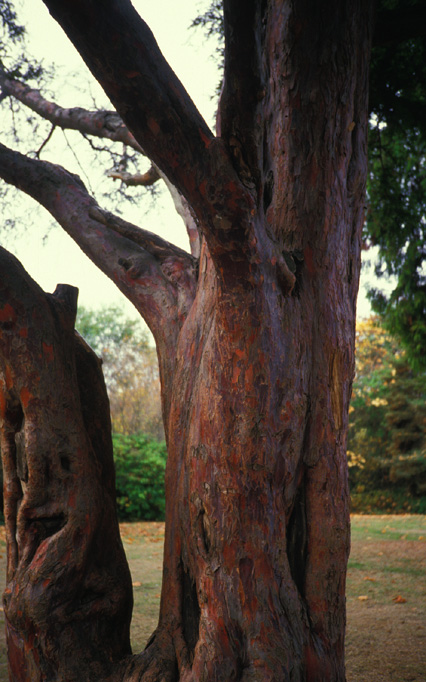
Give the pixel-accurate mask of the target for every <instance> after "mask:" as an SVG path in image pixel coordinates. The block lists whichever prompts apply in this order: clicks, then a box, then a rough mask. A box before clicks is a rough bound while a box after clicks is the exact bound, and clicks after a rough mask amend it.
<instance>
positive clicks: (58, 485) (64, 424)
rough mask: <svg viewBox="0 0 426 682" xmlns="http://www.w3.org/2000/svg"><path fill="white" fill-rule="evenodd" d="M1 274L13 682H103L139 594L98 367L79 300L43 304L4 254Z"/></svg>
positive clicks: (46, 298)
mask: <svg viewBox="0 0 426 682" xmlns="http://www.w3.org/2000/svg"><path fill="white" fill-rule="evenodd" d="M0 270H1V273H2V276H1V280H0V368H1V372H0V424H1V453H2V462H3V472H4V492H5V495H4V496H5V509H4V511H5V522H6V533H7V551H8V555H7V584H6V589H5V592H4V595H3V604H4V611H5V616H6V633H7V647H8V656H9V674H10V680H13V681H14V682H24V681H25V682H29V680H31V681H34V682H38V681H39V680H40V681H41V680H56V679H58V680H59V679H60V680H79V679H82V678H81V669H82V667H83V668H84V670H85V677H84V679H92V680H101V679H106V678H107V676H108V675H109V673H110V671H111V669H112V667H113V664H114V662H116V661H118V660H120V659H121V658H123V657H124V656H126V655H128V654H129V652H130V642H129V624H130V617H131V609H132V586H131V581H130V574H129V570H128V566H127V562H126V559H125V555H124V550H123V547H122V544H121V540H120V535H119V529H118V521H117V516H116V510H115V474H114V465H113V459H112V444H111V427H110V416H109V402H108V398H107V395H106V389H105V385H104V383H103V378H102V372H101V368H100V361H99V360H98V358H97V357H96V356H95V354H94V353H93V351H92V350H91V349H90V348H89V347H88V346H87V344H85V342H84V341H83V340H82V339H81V337H78V336H76V335H75V332H74V320H75V313H76V302H77V301H76V295H77V290H76V289H74V288H73V287H68V286H66V285H59V286H58V287H57V290H56V292H55V294H53V295H49V294H45V293H44V292H43V291H42V290H41V289H40V288H39V287H38V285H37V284H36V283H35V282H34V281H32V280H31V278H30V277H29V276H28V275H27V273H26V272H25V271H24V269H23V268H22V266H21V265H20V264H19V263H18V261H16V259H15V258H14V257H13V256H12V255H11V254H9V253H8V252H7V251H5V250H4V249H0Z"/></svg>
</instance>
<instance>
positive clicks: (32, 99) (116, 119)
mask: <svg viewBox="0 0 426 682" xmlns="http://www.w3.org/2000/svg"><path fill="white" fill-rule="evenodd" d="M0 87H1V90H2V93H3V95H10V96H12V97H15V98H16V99H17V100H19V101H20V102H22V104H24V105H25V106H26V107H28V108H29V109H31V110H32V111H34V112H35V113H36V114H38V115H39V116H41V117H42V118H45V119H46V120H47V121H50V122H51V123H53V125H55V126H58V127H59V128H66V129H70V130H77V131H79V132H80V133H84V134H86V135H93V136H94V137H101V138H106V139H108V140H112V141H113V142H122V143H123V144H125V145H127V146H129V147H132V149H135V150H136V151H138V152H141V153H142V154H143V153H144V152H143V150H142V149H141V146H140V145H139V144H138V143H137V142H136V140H135V138H134V137H133V135H132V133H131V132H130V131H129V130H128V129H127V128H126V126H125V125H124V123H123V121H122V120H121V118H120V116H119V115H118V114H117V113H116V112H115V111H87V110H86V109H81V108H80V107H71V108H69V109H66V108H64V107H60V106H59V105H58V104H56V103H55V102H49V101H48V100H47V99H45V98H44V97H43V95H42V94H41V92H40V91H39V90H34V89H32V88H30V87H29V86H28V85H25V84H24V83H20V82H19V81H17V80H14V79H11V78H8V77H7V76H6V75H5V74H3V73H0Z"/></svg>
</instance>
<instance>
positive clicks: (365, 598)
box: [358, 594, 368, 601]
mask: <svg viewBox="0 0 426 682" xmlns="http://www.w3.org/2000/svg"><path fill="white" fill-rule="evenodd" d="M358 599H359V601H367V599H368V597H367V595H366V594H362V595H361V596H360V597H358Z"/></svg>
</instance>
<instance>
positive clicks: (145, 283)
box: [0, 145, 196, 357]
mask: <svg viewBox="0 0 426 682" xmlns="http://www.w3.org/2000/svg"><path fill="white" fill-rule="evenodd" d="M0 177H2V178H3V179H4V180H5V181H6V182H8V183H10V184H13V185H15V186H16V187H18V188H19V189H21V190H22V191H24V192H26V193H27V194H29V195H30V196H32V197H33V198H34V199H36V201H38V202H39V203H40V204H41V205H43V206H44V207H45V208H46V209H47V210H48V211H49V212H50V213H51V214H52V215H53V217H54V218H55V219H56V220H57V221H58V223H59V224H60V225H61V226H62V227H63V228H64V229H65V231H66V232H67V233H68V234H69V235H70V236H71V237H72V238H73V239H74V240H75V241H76V242H77V244H78V245H79V246H80V248H81V249H82V250H83V251H84V253H85V254H86V255H87V256H88V257H89V258H90V259H91V260H92V261H93V262H94V263H95V265H97V266H98V267H99V268H100V269H101V270H102V271H103V272H104V273H105V274H106V275H107V276H108V277H109V278H110V279H112V280H113V281H114V282H115V283H116V285H117V286H118V288H119V289H120V290H121V291H122V292H123V293H124V295H125V296H126V297H127V298H128V299H129V300H131V301H132V303H133V304H134V305H135V307H136V308H137V309H138V310H139V311H140V313H141V315H142V316H143V317H144V318H145V320H146V322H147V324H148V325H149V326H150V328H151V330H152V332H153V334H154V336H155V338H156V341H157V344H158V346H159V349H160V350H161V349H164V348H167V349H168V352H169V356H170V357H172V356H173V352H172V351H173V350H174V348H173V343H174V339H175V336H176V334H177V332H178V329H179V328H180V325H181V324H182V322H183V320H184V319H185V317H186V315H187V313H188V310H189V307H190V305H191V304H192V300H193V297H194V295H195V283H196V276H195V269H196V263H195V260H194V259H193V258H192V256H190V255H189V254H187V253H185V252H184V251H182V250H181V249H178V248H177V247H174V246H172V245H171V244H169V243H168V242H166V241H165V240H162V239H161V238H160V237H158V236H156V235H154V234H152V233H150V232H147V231H144V230H141V229H140V228H138V227H136V226H135V225H131V224H130V223H126V222H125V221H123V220H121V219H119V218H116V217H115V216H112V214H108V213H106V212H104V211H102V209H100V208H99V206H98V205H97V203H96V201H95V200H94V199H93V198H92V197H91V196H90V195H89V194H88V193H87V191H86V189H85V187H84V185H83V183H82V182H81V180H80V178H78V177H77V176H75V175H71V174H70V173H68V172H67V171H66V170H64V169H63V168H61V167H60V166H56V165H54V164H51V163H48V162H46V161H39V160H36V159H29V158H27V157H25V156H23V155H22V154H19V153H18V152H15V151H12V150H10V149H8V148H7V147H5V146H3V145H0Z"/></svg>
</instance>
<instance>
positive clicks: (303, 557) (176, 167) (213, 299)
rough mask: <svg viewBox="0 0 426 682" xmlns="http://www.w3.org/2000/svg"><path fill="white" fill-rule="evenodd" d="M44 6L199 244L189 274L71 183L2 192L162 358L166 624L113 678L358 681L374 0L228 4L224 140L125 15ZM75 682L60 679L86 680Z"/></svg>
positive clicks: (45, 172)
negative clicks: (348, 600)
mask: <svg viewBox="0 0 426 682" xmlns="http://www.w3.org/2000/svg"><path fill="white" fill-rule="evenodd" d="M45 4H46V5H47V6H48V7H49V8H50V10H51V11H52V13H53V14H54V16H55V17H56V18H57V19H58V21H60V23H61V24H62V26H63V27H64V29H65V30H66V32H67V33H68V35H69V36H70V37H71V39H72V40H73V42H74V43H75V45H76V47H77V49H78V50H79V51H80V53H81V54H82V56H83V57H84V59H85V61H86V62H87V64H88V65H89V67H90V68H91V70H92V71H93V73H94V75H95V76H96V78H97V79H98V80H99V82H100V83H101V84H102V85H103V87H104V89H105V91H106V92H107V94H108V95H109V97H110V98H111V100H112V102H113V103H114V105H115V106H116V107H117V110H118V111H119V113H120V114H121V115H122V117H123V119H124V120H125V121H126V123H127V124H128V125H129V127H130V128H131V129H132V132H133V133H134V135H135V138H136V139H137V140H138V142H139V143H140V145H141V147H142V148H143V149H144V150H145V151H146V152H147V153H148V154H149V155H150V156H151V157H152V159H153V161H154V162H155V163H156V165H157V166H158V167H159V168H160V169H161V170H162V171H163V172H164V173H165V174H166V176H167V177H168V178H169V180H170V181H171V182H172V183H173V185H175V187H176V188H177V189H178V190H179V192H181V193H182V195H183V196H184V197H185V199H186V200H187V201H188V202H189V204H190V205H191V207H192V210H193V212H194V215H195V217H196V219H197V221H198V225H199V229H200V235H201V240H202V248H201V256H200V258H199V262H198V268H197V269H195V268H194V262H193V260H192V259H191V258H190V257H189V256H184V255H182V253H178V252H177V250H176V249H175V250H173V249H172V247H170V245H166V244H165V243H162V244H160V242H159V240H158V239H157V240H156V241H155V242H154V241H153V239H152V235H151V236H149V235H147V234H146V233H142V232H141V233H139V232H138V231H137V230H136V229H135V228H134V227H133V226H129V225H128V224H125V223H124V222H123V221H119V220H117V219H114V217H112V216H111V215H107V214H105V213H103V212H102V211H101V210H100V209H98V208H97V207H96V206H94V202H93V200H92V199H90V198H89V197H88V196H87V195H86V194H85V193H84V189H82V187H81V185H80V184H78V183H77V182H76V180H75V178H72V177H70V176H66V177H65V175H64V174H63V172H61V171H59V170H58V169H57V168H55V167H53V166H50V165H48V164H41V163H40V162H38V163H37V162H33V161H32V160H28V159H26V160H25V161H24V160H22V159H21V158H18V155H14V160H12V159H10V158H9V161H8V163H9V166H8V168H9V171H8V172H9V174H10V180H9V181H10V182H15V184H18V183H19V185H20V186H21V187H23V188H24V189H25V191H27V192H28V193H30V194H32V195H33V196H35V197H36V198H37V199H38V200H39V201H40V202H41V203H43V204H44V205H45V206H46V207H47V208H48V209H49V210H50V211H51V213H52V214H53V215H54V216H55V217H56V218H57V219H58V221H59V222H60V223H61V224H62V225H63V226H64V227H65V229H67V231H68V232H69V233H70V234H71V235H72V236H73V237H74V238H75V239H76V240H77V241H78V243H79V244H80V245H81V246H82V248H83V249H84V250H85V251H86V253H88V254H89V255H90V257H91V258H92V259H93V260H94V261H95V262H96V263H98V264H99V265H100V267H102V268H103V269H104V270H105V272H107V274H109V275H110V276H112V277H114V278H115V280H116V281H117V283H118V286H119V287H120V288H121V289H122V291H123V292H124V293H125V294H126V295H127V296H128V297H129V298H130V299H131V300H132V301H133V302H134V303H135V305H136V307H138V309H139V310H140V311H141V314H142V315H143V316H144V317H145V319H146V320H147V322H148V324H149V325H150V327H151V329H152V331H153V333H154V336H155V339H156V342H157V349H158V355H159V363H160V374H161V381H162V391H163V411H164V423H165V431H166V436H167V441H168V451H169V458H168V464H167V471H166V498H167V500H166V537H165V558H164V572H163V589H162V598H161V613H160V620H159V625H158V628H157V630H156V632H155V633H154V636H153V637H152V638H151V640H150V642H149V644H148V646H147V648H146V650H145V651H144V652H142V653H140V654H136V655H135V656H133V657H130V658H126V657H123V659H122V661H121V663H118V664H117V666H116V667H115V668H114V670H113V672H112V673H111V677H110V679H111V680H123V681H124V680H126V681H128V682H130V681H132V682H133V681H135V682H136V680H144V682H148V681H149V682H154V681H156V682H157V681H158V682H160V680H167V681H168V682H172V681H173V682H174V681H175V680H179V681H180V682H189V681H191V682H216V681H224V680H240V681H243V682H248V681H249V680H250V681H254V680H256V681H259V682H269V681H270V682H272V681H275V680H276V681H277V682H278V681H279V682H290V680H291V681H292V682H302V680H303V681H306V682H326V681H327V682H328V681H330V682H332V681H333V682H343V680H344V679H345V672H344V633H345V575H346V564H347V557H348V552H349V508H348V504H349V498H348V487H347V467H346V452H345V446H346V431H347V414H348V404H349V397H350V388H351V381H352V375H353V364H354V325H355V304H356V294H357V289H358V280H359V265H360V239H361V228H362V220H363V210H362V209H363V200H364V189H365V179H366V126H367V80H368V78H367V72H368V56H369V44H370V24H371V3H369V2H367V0H355V1H352V0H351V1H350V2H349V1H347V2H341V0H336V1H335V2H334V1H333V2H331V3H326V4H325V3H318V2H316V1H314V0H297V1H296V2H290V0H289V1H288V2H287V1H286V0H285V1H281V0H269V2H260V1H259V2H256V1H255V0H253V1H251V2H248V3H244V4H243V3H241V2H237V0H228V1H227V2H225V31H226V39H227V47H226V63H225V83H224V89H223V93H222V98H221V103H220V107H219V119H218V136H217V137H216V138H214V137H213V135H212V134H211V132H210V131H209V130H208V128H207V126H206V125H205V123H204V122H203V121H202V119H201V117H200V116H199V114H198V112H196V110H195V108H194V106H193V104H192V103H191V101H190V100H189V98H188V96H187V95H186V93H185V92H184V90H183V88H182V86H181V85H180V84H179V82H178V81H177V79H176V77H175V76H174V74H173V73H172V72H171V70H170V69H169V67H168V66H167V64H165V62H164V60H163V58H162V56H161V54H160V52H159V50H158V47H157V46H156V44H155V41H154V40H153V37H152V35H151V34H150V32H149V30H148V29H147V27H146V26H145V25H144V24H143V22H142V21H141V20H140V19H139V18H138V17H137V15H136V13H135V12H134V10H133V9H132V8H131V6H130V5H129V3H127V2H125V1H122V2H120V3H119V2H116V1H115V0H108V2H103V3H101V4H100V3H99V2H97V1H96V0H92V1H91V2H73V3H70V2H68V1H66V0H45ZM14 164H16V165H14ZM24 164H25V168H26V173H25V178H26V180H25V181H24V179H23V178H22V177H21V176H20V179H19V180H18V179H17V178H18V175H19V168H22V167H24ZM33 169H34V171H33ZM32 172H34V181H33V180H30V179H28V178H31V177H32V176H31V173H32ZM2 173H3V176H4V175H5V173H6V171H5V170H2ZM41 176H43V178H44V179H48V178H50V180H49V182H48V183H46V185H45V186H43V183H42V181H41V180H40V178H41ZM37 177H38V178H39V182H38V183H37V182H36V178H37ZM25 182H26V186H25ZM52 188H53V189H52ZM71 206H72V208H73V213H72V216H71V218H70V217H69V216H70V207H71ZM123 254H124V255H123ZM95 499H97V498H94V500H95ZM57 501H58V502H59V499H58V500H57ZM93 504H95V505H96V502H93ZM64 513H65V512H64ZM81 542H83V539H82V540H81ZM89 554H90V553H89ZM69 580H71V576H70V577H69ZM66 589H67V587H66V584H65V583H64V590H66ZM41 598H42V595H41V596H40V599H41ZM91 627H92V624H89V625H88V631H90V629H91ZM21 637H22V638H24V637H25V634H24V633H23V632H22V631H21ZM90 646H91V645H90V644H88V647H89V648H90ZM70 655H72V656H74V655H75V652H71V650H70ZM97 655H98V650H97V645H96V643H95V642H94V643H93V658H94V659H95V658H96V656H97ZM88 657H89V658H90V655H89V654H88ZM79 674H80V676H79V677H78V676H77V677H75V678H74V677H72V676H69V677H66V679H67V680H68V679H69V680H71V679H72V680H74V679H76V680H77V679H78V680H83V679H84V680H85V679H92V678H90V677H88V676H87V673H86V667H85V665H82V666H81V669H80V671H79ZM46 679H52V680H53V679H55V680H56V679H57V680H60V679H65V677H61V673H58V675H57V677H51V678H48V677H46Z"/></svg>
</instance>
